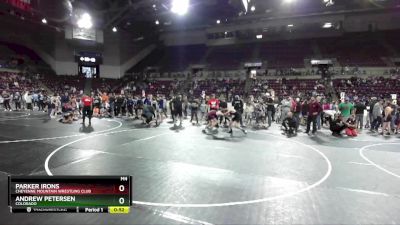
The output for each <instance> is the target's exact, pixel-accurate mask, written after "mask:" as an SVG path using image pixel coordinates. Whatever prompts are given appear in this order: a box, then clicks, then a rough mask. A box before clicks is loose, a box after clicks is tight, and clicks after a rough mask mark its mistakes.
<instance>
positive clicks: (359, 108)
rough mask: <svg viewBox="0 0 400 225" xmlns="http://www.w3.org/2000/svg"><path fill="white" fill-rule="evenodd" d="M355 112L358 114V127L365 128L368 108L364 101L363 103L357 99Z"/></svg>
mask: <svg viewBox="0 0 400 225" xmlns="http://www.w3.org/2000/svg"><path fill="white" fill-rule="evenodd" d="M354 108H355V114H356V118H355V119H356V128H360V130H362V129H363V126H364V110H365V109H366V108H367V107H366V106H365V104H364V103H362V102H361V101H360V100H359V99H357V100H356V104H355V106H354Z"/></svg>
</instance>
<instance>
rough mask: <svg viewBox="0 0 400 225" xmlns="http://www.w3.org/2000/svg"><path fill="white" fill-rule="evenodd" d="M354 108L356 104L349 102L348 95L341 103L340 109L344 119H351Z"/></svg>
mask: <svg viewBox="0 0 400 225" xmlns="http://www.w3.org/2000/svg"><path fill="white" fill-rule="evenodd" d="M353 109H354V106H353V104H351V103H350V102H349V98H348V97H346V98H345V100H344V102H342V103H340V104H339V111H340V114H341V115H342V117H343V121H347V120H348V119H349V117H350V115H351V112H352V110H353Z"/></svg>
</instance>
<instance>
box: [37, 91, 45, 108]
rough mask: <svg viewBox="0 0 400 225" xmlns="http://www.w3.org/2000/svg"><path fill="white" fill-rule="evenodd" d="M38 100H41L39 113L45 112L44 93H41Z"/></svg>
mask: <svg viewBox="0 0 400 225" xmlns="http://www.w3.org/2000/svg"><path fill="white" fill-rule="evenodd" d="M38 100H39V102H38V107H39V111H44V103H43V101H44V95H43V93H42V92H40V93H39V96H38Z"/></svg>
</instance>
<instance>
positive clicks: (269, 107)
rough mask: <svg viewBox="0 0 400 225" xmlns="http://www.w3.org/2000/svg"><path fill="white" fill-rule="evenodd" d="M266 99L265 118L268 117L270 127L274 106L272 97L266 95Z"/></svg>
mask: <svg viewBox="0 0 400 225" xmlns="http://www.w3.org/2000/svg"><path fill="white" fill-rule="evenodd" d="M267 96H268V99H267V117H268V127H270V126H271V125H272V121H273V120H274V113H275V104H274V100H273V99H272V97H271V96H270V95H269V94H268V95H267Z"/></svg>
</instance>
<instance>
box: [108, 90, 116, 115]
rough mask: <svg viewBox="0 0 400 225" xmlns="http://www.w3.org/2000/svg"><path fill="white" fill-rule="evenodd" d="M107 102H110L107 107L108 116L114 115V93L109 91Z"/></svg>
mask: <svg viewBox="0 0 400 225" xmlns="http://www.w3.org/2000/svg"><path fill="white" fill-rule="evenodd" d="M108 104H110V109H109V113H110V117H114V116H115V115H114V113H115V96H114V93H110V94H109V96H108Z"/></svg>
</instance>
